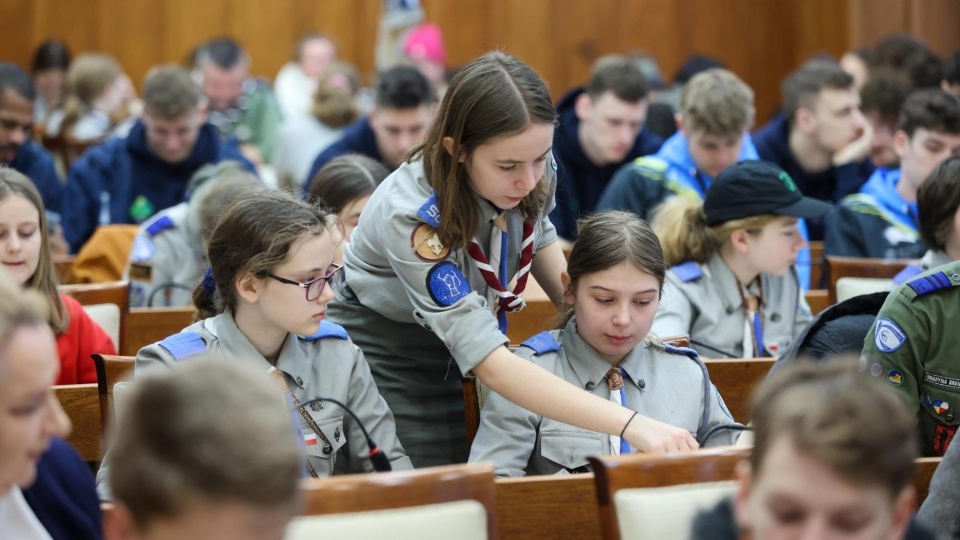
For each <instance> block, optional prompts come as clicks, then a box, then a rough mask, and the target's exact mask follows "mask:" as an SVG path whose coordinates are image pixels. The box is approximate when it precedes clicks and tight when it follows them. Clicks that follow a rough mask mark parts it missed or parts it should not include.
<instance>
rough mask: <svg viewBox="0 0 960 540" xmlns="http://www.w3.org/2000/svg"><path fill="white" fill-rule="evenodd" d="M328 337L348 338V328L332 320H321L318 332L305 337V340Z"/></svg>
mask: <svg viewBox="0 0 960 540" xmlns="http://www.w3.org/2000/svg"><path fill="white" fill-rule="evenodd" d="M326 338H337V339H348V336H347V329H346V328H344V327H342V326H340V325H339V324H335V323H332V322H330V321H320V328H318V329H317V331H316V333H314V334H313V335H312V336H307V337H305V338H303V340H304V341H316V340H318V339H326Z"/></svg>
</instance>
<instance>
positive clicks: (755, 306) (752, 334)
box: [737, 277, 767, 358]
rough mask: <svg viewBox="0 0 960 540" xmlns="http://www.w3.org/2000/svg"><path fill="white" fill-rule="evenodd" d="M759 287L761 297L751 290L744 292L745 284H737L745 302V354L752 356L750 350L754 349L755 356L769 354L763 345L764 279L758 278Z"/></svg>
mask: <svg viewBox="0 0 960 540" xmlns="http://www.w3.org/2000/svg"><path fill="white" fill-rule="evenodd" d="M757 288H758V289H759V290H760V295H759V297H758V296H757V295H755V294H753V293H751V292H749V291H747V294H744V293H743V289H744V288H743V286H742V285H740V284H739V283H738V284H737V292H738V293H740V302H742V304H743V313H744V325H743V356H744V358H750V356H749V355H750V351H751V350H752V351H753V354H752V356H753V357H754V358H761V357H765V356H767V349H766V347H764V346H763V280H761V279H760V278H759V277H758V278H757Z"/></svg>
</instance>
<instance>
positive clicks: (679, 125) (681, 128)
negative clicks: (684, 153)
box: [673, 113, 690, 141]
mask: <svg viewBox="0 0 960 540" xmlns="http://www.w3.org/2000/svg"><path fill="white" fill-rule="evenodd" d="M673 121H674V122H676V123H677V131H679V132H680V133H682V134H683V136H684V137H686V139H687V141H689V140H690V134H689V133H687V128H686V126H684V125H683V115H682V114H680V113H676V114H674V115H673Z"/></svg>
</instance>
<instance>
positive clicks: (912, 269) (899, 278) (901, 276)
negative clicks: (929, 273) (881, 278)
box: [893, 264, 923, 285]
mask: <svg viewBox="0 0 960 540" xmlns="http://www.w3.org/2000/svg"><path fill="white" fill-rule="evenodd" d="M922 273H923V268H921V267H920V266H918V265H916V264H908V265H907V266H906V268H904V269H903V270H901V271H900V272H899V273H898V274H897V275H895V276H893V283H894V284H896V285H903V284H904V283H906V282H907V281H909V280H911V279H913V278H915V277H917V276H919V275H920V274H922Z"/></svg>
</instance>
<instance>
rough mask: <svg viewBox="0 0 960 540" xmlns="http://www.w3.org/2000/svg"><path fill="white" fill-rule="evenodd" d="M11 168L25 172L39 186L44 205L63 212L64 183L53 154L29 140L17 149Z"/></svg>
mask: <svg viewBox="0 0 960 540" xmlns="http://www.w3.org/2000/svg"><path fill="white" fill-rule="evenodd" d="M10 168H11V169H14V170H15V171H17V172H20V173H23V174H24V175H25V176H26V177H27V178H29V179H30V180H33V184H34V185H35V186H37V191H39V192H40V197H41V198H42V199H43V207H44V209H46V211H47V212H52V213H54V214H57V215H58V216H59V215H60V214H61V213H62V212H63V183H62V182H60V175H58V174H57V168H56V167H55V166H54V164H53V156H51V155H50V152H47V151H46V150H45V149H43V148H42V147H40V146H37V145H36V144H34V143H33V141H29V140H28V141H27V142H25V143H23V145H22V146H20V149H19V150H17V157H15V158H13V161H12V162H11V163H10Z"/></svg>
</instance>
